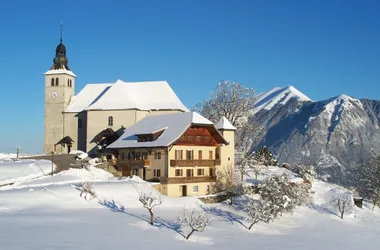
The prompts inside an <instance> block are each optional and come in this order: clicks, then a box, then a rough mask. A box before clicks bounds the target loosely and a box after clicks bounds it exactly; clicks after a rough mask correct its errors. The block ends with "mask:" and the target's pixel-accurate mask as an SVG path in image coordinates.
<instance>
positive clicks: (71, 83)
mask: <svg viewBox="0 0 380 250" xmlns="http://www.w3.org/2000/svg"><path fill="white" fill-rule="evenodd" d="M72 86H73V81H72V80H71V79H70V87H72Z"/></svg>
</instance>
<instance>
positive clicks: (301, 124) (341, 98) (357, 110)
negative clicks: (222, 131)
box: [252, 94, 380, 185]
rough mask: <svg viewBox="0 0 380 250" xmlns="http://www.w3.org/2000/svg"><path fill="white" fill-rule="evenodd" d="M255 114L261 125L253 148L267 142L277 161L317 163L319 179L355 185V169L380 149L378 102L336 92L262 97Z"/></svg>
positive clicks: (379, 112)
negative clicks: (314, 97)
mask: <svg viewBox="0 0 380 250" xmlns="http://www.w3.org/2000/svg"><path fill="white" fill-rule="evenodd" d="M266 101H267V102H268V103H271V105H272V106H271V107H270V109H264V108H261V109H259V110H258V111H257V112H255V113H254V116H253V118H252V119H253V120H252V122H254V123H256V124H258V125H259V126H261V127H263V128H264V133H263V135H262V136H261V137H260V138H259V141H258V143H257V144H255V145H253V149H256V148H259V147H261V146H264V145H265V146H267V147H268V148H270V149H271V150H272V151H273V153H274V154H275V155H276V156H277V157H278V160H279V162H288V163H304V164H310V165H314V166H316V170H317V172H318V174H319V176H320V177H322V178H323V179H325V180H328V181H331V182H336V183H339V184H343V185H351V184H355V175H356V174H357V172H358V168H360V166H361V165H362V164H364V163H365V162H367V161H368V160H369V159H370V158H371V157H372V156H374V155H375V154H376V153H377V152H379V150H380V129H379V121H380V101H375V100H368V99H362V100H360V99H356V98H354V97H351V96H348V95H344V94H341V95H337V96H335V97H331V98H329V99H326V100H322V101H306V100H302V99H300V98H297V97H295V98H289V99H288V100H286V102H284V103H282V102H281V101H278V99H276V98H275V99H273V100H268V99H267V100H266Z"/></svg>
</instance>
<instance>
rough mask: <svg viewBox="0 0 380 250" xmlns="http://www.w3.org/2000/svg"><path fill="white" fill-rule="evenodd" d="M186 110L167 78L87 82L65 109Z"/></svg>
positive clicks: (73, 110) (74, 110)
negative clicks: (102, 82) (103, 82)
mask: <svg viewBox="0 0 380 250" xmlns="http://www.w3.org/2000/svg"><path fill="white" fill-rule="evenodd" d="M118 109H139V110H181V111H188V109H187V108H186V107H185V106H184V105H183V104H182V102H181V101H180V100H179V98H178V97H177V95H176V94H175V93H174V91H173V90H172V88H171V87H170V86H169V84H168V83H167V82H166V81H150V82H124V81H121V80H117V81H116V82H115V83H106V84H87V85H86V86H85V87H84V88H83V89H82V90H81V91H80V92H79V93H78V95H76V96H74V97H73V98H72V100H71V101H70V104H69V105H68V106H67V108H66V110H65V112H80V111H84V110H118Z"/></svg>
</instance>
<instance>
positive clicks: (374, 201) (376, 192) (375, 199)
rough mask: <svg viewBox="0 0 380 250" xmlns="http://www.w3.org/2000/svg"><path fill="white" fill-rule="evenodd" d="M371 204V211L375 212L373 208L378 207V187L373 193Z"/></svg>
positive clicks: (379, 188)
mask: <svg viewBox="0 0 380 250" xmlns="http://www.w3.org/2000/svg"><path fill="white" fill-rule="evenodd" d="M372 203H373V207H372V211H374V210H375V206H378V207H380V187H377V188H375V190H374V191H373V194H372Z"/></svg>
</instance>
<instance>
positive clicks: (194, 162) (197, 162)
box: [170, 160, 220, 167]
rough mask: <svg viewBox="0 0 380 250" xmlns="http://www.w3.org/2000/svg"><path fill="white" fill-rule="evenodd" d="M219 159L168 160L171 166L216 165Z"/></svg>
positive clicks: (218, 163)
mask: <svg viewBox="0 0 380 250" xmlns="http://www.w3.org/2000/svg"><path fill="white" fill-rule="evenodd" d="M216 165H220V160H170V166H171V167H195V166H216Z"/></svg>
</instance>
